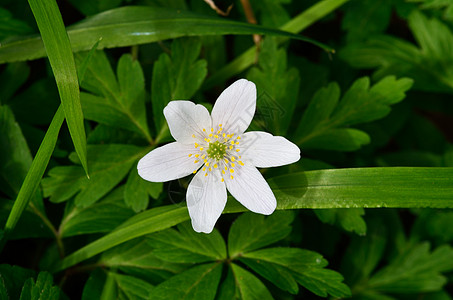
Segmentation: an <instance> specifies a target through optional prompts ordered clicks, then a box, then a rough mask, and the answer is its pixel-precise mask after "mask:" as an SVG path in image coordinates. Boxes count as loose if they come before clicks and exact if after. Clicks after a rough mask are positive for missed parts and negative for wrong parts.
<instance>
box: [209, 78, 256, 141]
mask: <svg viewBox="0 0 453 300" xmlns="http://www.w3.org/2000/svg"><path fill="white" fill-rule="evenodd" d="M255 109H256V87H255V84H254V83H253V82H251V81H248V80H245V79H240V80H238V81H236V82H234V83H233V84H232V85H230V86H229V87H227V88H226V89H225V90H224V91H223V92H222V94H220V96H219V98H217V101H216V102H215V104H214V107H213V108H212V113H211V116H212V120H213V123H212V124H213V126H217V125H218V124H222V127H223V129H224V130H225V131H224V132H227V133H236V134H241V133H243V132H244V131H245V130H246V129H247V128H248V127H249V125H250V122H251V121H252V119H253V116H254V115H255Z"/></svg>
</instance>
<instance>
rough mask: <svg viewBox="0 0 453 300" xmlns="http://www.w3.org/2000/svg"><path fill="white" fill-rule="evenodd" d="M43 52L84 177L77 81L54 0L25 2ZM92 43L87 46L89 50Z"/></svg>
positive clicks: (82, 141)
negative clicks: (36, 27)
mask: <svg viewBox="0 0 453 300" xmlns="http://www.w3.org/2000/svg"><path fill="white" fill-rule="evenodd" d="M28 3H29V4H30V8H31V10H32V12H33V15H34V16H35V19H36V23H37V24H38V28H39V31H40V33H41V37H42V43H43V45H44V47H45V53H46V54H47V57H48V58H49V62H50V65H51V67H52V71H53V73H54V75H55V81H56V82H57V87H58V92H59V94H60V99H61V103H62V104H63V108H64V113H65V117H66V122H67V124H68V128H69V132H70V134H71V138H72V141H73V143H74V147H75V150H76V152H77V154H78V156H79V158H80V161H81V163H82V166H83V168H84V170H85V172H86V174H87V175H88V166H87V154H86V136H85V127H84V126H83V113H82V106H81V104H80V91H79V82H78V79H77V71H76V67H75V62H74V56H73V55H72V49H71V44H70V42H69V38H68V35H67V33H66V30H65V27H64V23H63V19H62V17H61V14H60V11H59V9H58V5H57V2H56V1H55V0H43V1H40V0H29V1H28ZM92 45H93V44H91V45H90V47H91V46H92Z"/></svg>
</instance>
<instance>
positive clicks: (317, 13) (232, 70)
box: [0, 0, 349, 89]
mask: <svg viewBox="0 0 453 300" xmlns="http://www.w3.org/2000/svg"><path fill="white" fill-rule="evenodd" d="M348 1H349V0H322V1H319V2H317V3H316V4H314V5H313V6H312V7H310V8H309V9H307V10H305V11H303V12H301V13H300V14H298V15H297V16H296V17H294V18H293V19H292V20H290V21H289V22H287V23H286V24H285V25H283V26H282V27H280V29H281V30H285V31H288V32H292V33H297V32H300V31H302V30H304V29H305V28H307V27H308V26H310V25H312V24H313V23H315V22H316V21H318V20H320V19H321V18H323V17H324V16H326V15H328V14H329V13H331V12H333V11H334V10H335V9H337V8H338V7H340V6H341V5H343V4H344V3H346V2H348ZM283 41H284V40H283V39H282V42H283ZM256 52H257V49H256V47H251V48H249V49H248V50H247V51H245V52H244V53H243V54H241V55H240V56H238V57H237V58H235V59H234V60H233V61H232V62H230V63H229V64H228V65H226V66H225V67H223V68H222V69H220V70H218V71H217V72H216V73H214V74H213V75H212V76H210V77H209V78H208V79H207V80H206V83H205V84H204V88H205V89H208V88H211V87H213V86H214V85H216V84H219V83H223V82H225V81H226V80H228V79H229V78H231V77H234V76H235V75H238V74H240V73H241V72H243V71H245V70H246V69H247V68H249V67H250V66H251V65H253V64H254V63H255V60H256ZM0 54H1V52H0ZM0 58H1V55H0Z"/></svg>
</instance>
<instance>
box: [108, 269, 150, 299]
mask: <svg viewBox="0 0 453 300" xmlns="http://www.w3.org/2000/svg"><path fill="white" fill-rule="evenodd" d="M109 276H113V279H114V280H115V283H116V286H117V293H118V295H117V297H118V299H150V298H149V296H150V294H151V292H152V290H153V286H152V285H151V284H149V283H148V282H146V281H144V280H142V279H139V278H136V277H133V276H129V275H122V274H117V273H112V272H110V273H109Z"/></svg>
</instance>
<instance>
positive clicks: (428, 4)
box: [411, 0, 453, 21]
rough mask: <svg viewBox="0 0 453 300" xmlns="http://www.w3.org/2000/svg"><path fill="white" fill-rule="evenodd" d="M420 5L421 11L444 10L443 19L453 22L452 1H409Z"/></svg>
mask: <svg viewBox="0 0 453 300" xmlns="http://www.w3.org/2000/svg"><path fill="white" fill-rule="evenodd" d="M411 2H416V3H420V4H421V5H420V8H421V9H444V14H443V18H444V19H446V20H449V21H451V20H453V1H452V0H411Z"/></svg>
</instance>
